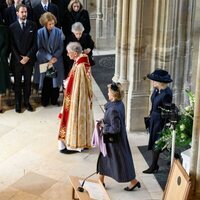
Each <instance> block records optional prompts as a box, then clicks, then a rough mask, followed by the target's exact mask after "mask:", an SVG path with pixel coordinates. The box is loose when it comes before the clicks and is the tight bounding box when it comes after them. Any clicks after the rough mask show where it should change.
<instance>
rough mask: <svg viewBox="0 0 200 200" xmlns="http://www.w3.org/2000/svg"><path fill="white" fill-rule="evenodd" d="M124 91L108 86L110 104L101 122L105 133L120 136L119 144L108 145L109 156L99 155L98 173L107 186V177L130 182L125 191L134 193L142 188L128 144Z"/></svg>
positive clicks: (116, 84)
mask: <svg viewBox="0 0 200 200" xmlns="http://www.w3.org/2000/svg"><path fill="white" fill-rule="evenodd" d="M123 97H124V91H123V89H122V86H121V84H120V83H112V84H110V85H108V98H109V102H108V103H107V104H106V105H105V114H104V119H103V120H102V122H101V126H102V127H103V130H104V132H106V133H111V134H118V137H119V139H118V142H116V143H106V150H107V155H106V156H105V157H104V156H103V154H102V153H100V155H99V159H98V162H97V171H98V173H99V178H100V181H101V182H102V184H103V185H104V186H105V182H104V180H105V176H109V177H111V178H113V179H115V180H116V181H117V182H120V183H122V182H130V184H129V186H127V187H125V188H124V190H126V191H132V190H134V189H135V188H140V187H141V185H140V182H139V181H138V180H137V179H136V174H135V169H134V165H133V159H132V154H131V150H130V146H129V142H128V137H127V133H126V124H125V109H124V104H123V102H122V99H123Z"/></svg>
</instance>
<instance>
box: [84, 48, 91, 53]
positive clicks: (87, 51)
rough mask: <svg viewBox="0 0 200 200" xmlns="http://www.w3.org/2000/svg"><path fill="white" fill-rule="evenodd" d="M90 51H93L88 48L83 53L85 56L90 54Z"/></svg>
mask: <svg viewBox="0 0 200 200" xmlns="http://www.w3.org/2000/svg"><path fill="white" fill-rule="evenodd" d="M90 51H91V49H90V48H87V49H84V50H83V53H84V54H89V53H90Z"/></svg>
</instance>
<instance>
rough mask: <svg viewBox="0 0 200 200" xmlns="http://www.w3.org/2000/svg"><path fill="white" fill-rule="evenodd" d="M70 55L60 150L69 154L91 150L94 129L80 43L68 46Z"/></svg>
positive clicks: (87, 67) (89, 86)
mask: <svg viewBox="0 0 200 200" xmlns="http://www.w3.org/2000/svg"><path fill="white" fill-rule="evenodd" d="M67 53H68V56H69V57H70V59H72V60H73V61H74V64H73V66H72V69H71V70H70V73H69V76H68V77H67V79H66V80H65V91H64V100H63V108H62V111H61V113H60V115H59V118H60V119H61V122H60V129H59V136H58V139H59V142H58V145H59V150H60V152H61V153H65V154H70V153H74V152H78V151H82V150H83V149H84V148H90V147H91V137H92V132H93V128H94V120H93V112H92V96H93V92H92V82H91V72H90V68H91V67H90V63H89V59H88V56H87V55H85V54H82V47H81V45H80V44H79V43H78V42H70V43H69V44H68V45H67Z"/></svg>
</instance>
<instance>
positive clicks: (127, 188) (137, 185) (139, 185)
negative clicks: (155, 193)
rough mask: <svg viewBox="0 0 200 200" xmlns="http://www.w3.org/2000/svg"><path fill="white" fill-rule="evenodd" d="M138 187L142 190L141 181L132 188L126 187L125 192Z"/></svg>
mask: <svg viewBox="0 0 200 200" xmlns="http://www.w3.org/2000/svg"><path fill="white" fill-rule="evenodd" d="M136 187H138V188H141V184H140V182H139V181H138V182H137V183H136V184H135V185H134V186H133V187H132V188H129V187H125V188H124V190H125V191H133V190H134V189H135V188H136Z"/></svg>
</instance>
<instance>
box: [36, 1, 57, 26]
mask: <svg viewBox="0 0 200 200" xmlns="http://www.w3.org/2000/svg"><path fill="white" fill-rule="evenodd" d="M47 11H48V12H51V13H52V14H53V15H55V17H56V18H57V21H58V24H59V14H58V7H57V6H56V5H55V4H53V3H49V4H48V8H47ZM45 12H46V11H45V10H44V8H43V6H42V4H41V3H40V4H38V5H37V6H36V7H35V8H33V16H34V21H35V22H36V24H37V28H38V29H39V28H42V26H41V25H40V22H39V19H40V17H41V15H42V14H44V13H45Z"/></svg>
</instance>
